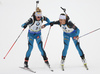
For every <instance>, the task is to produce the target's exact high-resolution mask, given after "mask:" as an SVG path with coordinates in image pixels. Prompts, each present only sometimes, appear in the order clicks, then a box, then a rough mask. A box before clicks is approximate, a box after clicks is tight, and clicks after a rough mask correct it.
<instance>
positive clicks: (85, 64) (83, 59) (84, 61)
mask: <svg viewBox="0 0 100 74" xmlns="http://www.w3.org/2000/svg"><path fill="white" fill-rule="evenodd" d="M81 59H82V62H83V64H84V67H85V68H86V69H87V70H88V66H87V62H86V59H85V57H84V55H83V56H81Z"/></svg>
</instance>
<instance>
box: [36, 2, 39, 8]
mask: <svg viewBox="0 0 100 74" xmlns="http://www.w3.org/2000/svg"><path fill="white" fill-rule="evenodd" d="M38 4H39V0H37V1H36V9H37V6H38Z"/></svg>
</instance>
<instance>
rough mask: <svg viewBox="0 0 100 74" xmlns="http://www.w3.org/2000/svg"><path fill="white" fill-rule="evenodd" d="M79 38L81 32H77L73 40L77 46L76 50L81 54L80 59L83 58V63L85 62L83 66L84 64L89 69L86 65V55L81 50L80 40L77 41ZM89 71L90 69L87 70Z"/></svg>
mask: <svg viewBox="0 0 100 74" xmlns="http://www.w3.org/2000/svg"><path fill="white" fill-rule="evenodd" d="M78 36H79V30H77V32H76V34H73V37H72V39H73V41H74V44H75V46H76V49H77V50H78V53H79V55H80V57H81V59H82V62H83V64H84V66H85V67H86V68H87V63H86V59H85V55H84V53H83V51H82V49H81V47H80V42H79V39H78V40H77V39H75V38H76V37H78ZM87 69H88V68H87Z"/></svg>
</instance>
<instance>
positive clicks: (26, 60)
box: [24, 58, 28, 68]
mask: <svg viewBox="0 0 100 74" xmlns="http://www.w3.org/2000/svg"><path fill="white" fill-rule="evenodd" d="M24 67H25V68H28V58H25V62H24Z"/></svg>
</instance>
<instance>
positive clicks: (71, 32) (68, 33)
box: [45, 20, 84, 57]
mask: <svg viewBox="0 0 100 74" xmlns="http://www.w3.org/2000/svg"><path fill="white" fill-rule="evenodd" d="M50 24H53V25H54V24H58V25H59V26H60V27H61V28H62V30H63V37H64V49H63V52H62V57H66V54H67V50H68V47H69V42H70V38H72V40H73V42H74V44H75V46H76V48H77V50H78V52H79V55H80V56H81V57H82V56H84V53H83V51H82V49H81V48H80V43H79V41H78V40H76V39H74V37H77V36H79V33H80V30H79V29H78V28H77V27H76V26H75V25H74V24H73V23H72V22H71V21H68V20H67V21H66V24H62V25H60V22H59V21H53V22H50V23H49V24H45V26H47V25H50Z"/></svg>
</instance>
